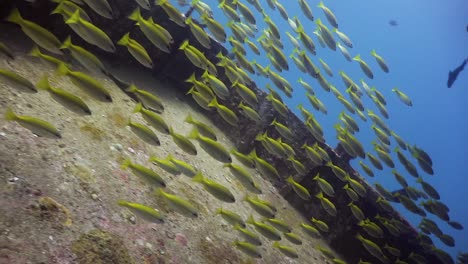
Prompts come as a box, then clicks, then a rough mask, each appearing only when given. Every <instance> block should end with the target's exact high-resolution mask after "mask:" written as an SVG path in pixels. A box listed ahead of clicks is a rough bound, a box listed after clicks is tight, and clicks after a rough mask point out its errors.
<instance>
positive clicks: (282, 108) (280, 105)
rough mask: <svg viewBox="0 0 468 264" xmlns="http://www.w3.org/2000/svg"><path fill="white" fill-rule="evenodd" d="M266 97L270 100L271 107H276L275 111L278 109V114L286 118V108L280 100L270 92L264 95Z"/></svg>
mask: <svg viewBox="0 0 468 264" xmlns="http://www.w3.org/2000/svg"><path fill="white" fill-rule="evenodd" d="M266 99H267V100H268V101H270V102H271V104H272V105H273V107H274V108H275V109H276V111H278V113H279V114H280V115H282V116H283V117H285V118H287V117H288V112H289V110H288V108H287V107H286V105H285V104H283V103H282V102H281V101H280V100H278V99H276V98H274V97H273V95H272V94H271V93H269V94H268V96H267V97H266Z"/></svg>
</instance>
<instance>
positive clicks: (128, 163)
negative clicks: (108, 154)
mask: <svg viewBox="0 0 468 264" xmlns="http://www.w3.org/2000/svg"><path fill="white" fill-rule="evenodd" d="M131 164H132V162H131V161H130V159H126V160H124V161H123V162H122V165H120V168H121V169H122V170H125V169H127V168H128V167H129V166H130V165H131Z"/></svg>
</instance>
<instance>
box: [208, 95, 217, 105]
mask: <svg viewBox="0 0 468 264" xmlns="http://www.w3.org/2000/svg"><path fill="white" fill-rule="evenodd" d="M218 105H219V104H218V100H217V99H216V97H213V99H212V100H211V102H210V103H209V104H208V107H217V106H218Z"/></svg>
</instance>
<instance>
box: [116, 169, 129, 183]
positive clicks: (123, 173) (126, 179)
mask: <svg viewBox="0 0 468 264" xmlns="http://www.w3.org/2000/svg"><path fill="white" fill-rule="evenodd" d="M114 174H117V175H119V176H120V178H121V179H122V180H123V181H124V182H125V183H128V174H127V173H125V172H123V171H121V170H114Z"/></svg>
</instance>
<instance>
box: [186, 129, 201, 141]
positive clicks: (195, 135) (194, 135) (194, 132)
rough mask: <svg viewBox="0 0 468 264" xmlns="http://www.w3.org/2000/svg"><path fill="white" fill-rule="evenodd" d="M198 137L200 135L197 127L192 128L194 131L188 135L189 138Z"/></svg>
mask: <svg viewBox="0 0 468 264" xmlns="http://www.w3.org/2000/svg"><path fill="white" fill-rule="evenodd" d="M198 137H199V134H198V130H197V129H196V128H194V129H192V131H190V134H189V135H188V138H190V139H197V138H198Z"/></svg>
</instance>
